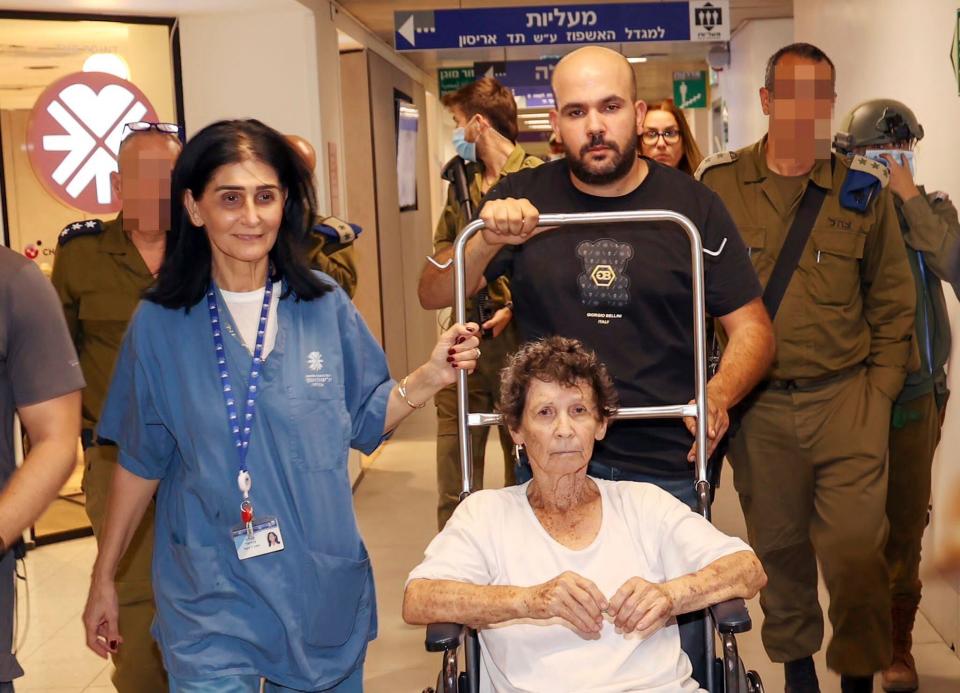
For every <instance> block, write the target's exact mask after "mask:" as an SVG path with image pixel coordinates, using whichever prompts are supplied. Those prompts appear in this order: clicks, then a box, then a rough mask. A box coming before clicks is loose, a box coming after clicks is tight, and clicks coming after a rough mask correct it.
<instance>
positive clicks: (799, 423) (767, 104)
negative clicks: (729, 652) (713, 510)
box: [697, 44, 916, 692]
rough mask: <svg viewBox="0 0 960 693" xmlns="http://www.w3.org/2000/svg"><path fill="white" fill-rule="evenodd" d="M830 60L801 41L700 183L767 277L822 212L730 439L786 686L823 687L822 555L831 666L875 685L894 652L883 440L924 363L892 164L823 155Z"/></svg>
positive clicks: (773, 654) (858, 682)
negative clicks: (813, 191)
mask: <svg viewBox="0 0 960 693" xmlns="http://www.w3.org/2000/svg"><path fill="white" fill-rule="evenodd" d="M834 86H835V73H834V67H833V63H832V62H830V60H829V58H827V56H826V55H825V54H824V53H823V52H822V51H820V50H819V49H817V48H816V47H814V46H811V45H809V44H793V45H791V46H787V47H786V48H783V49H781V50H780V51H778V52H777V53H775V54H774V55H773V56H772V57H771V59H770V61H769V62H768V64H767V71H766V78H765V86H764V88H762V89H761V90H760V100H761V105H762V108H763V112H764V114H766V115H768V116H769V117H770V120H769V130H768V134H767V136H765V137H764V138H763V139H761V140H760V141H759V142H758V143H756V144H754V145H752V146H749V147H746V148H744V149H741V150H740V151H738V152H725V153H723V154H719V155H715V156H713V157H709V158H708V159H706V160H705V161H704V162H703V163H702V164H701V166H700V169H699V170H698V172H697V177H698V178H699V179H701V180H702V181H703V182H704V183H705V184H706V185H707V186H708V187H710V188H712V189H713V190H715V191H716V192H717V193H718V194H719V195H720V197H721V198H722V199H723V201H724V203H725V204H726V206H727V209H729V211H730V213H731V215H732V216H733V218H734V220H735V221H736V222H737V225H738V227H739V229H740V232H741V234H742V236H743V240H744V241H745V242H746V245H747V247H748V248H749V250H750V254H751V258H752V261H753V264H754V267H755V269H756V270H757V273H758V275H759V276H760V280H761V281H762V282H763V283H764V284H766V282H767V281H768V280H769V278H770V275H771V272H772V270H773V268H774V264H775V262H776V260H777V257H778V255H779V254H780V252H781V249H782V248H783V246H784V242H785V239H786V237H787V232H788V230H789V229H790V227H791V224H792V222H793V219H794V217H795V215H796V213H797V209H798V207H799V204H800V200H801V198H802V197H803V195H804V193H805V190H806V188H807V186H817V187H818V188H820V189H822V190H824V191H825V196H824V198H823V203H822V206H821V207H820V209H819V213H818V215H817V216H816V221H815V222H814V224H813V228H812V231H811V233H810V236H809V238H808V240H807V241H806V244H805V246H804V247H803V252H802V255H801V256H800V260H799V263H798V265H797V267H796V270H795V271H794V272H793V275H792V278H791V281H790V283H789V285H788V287H787V290H786V293H785V295H784V297H783V300H782V303H781V305H780V309H779V312H778V313H777V314H776V320H775V322H774V330H775V333H776V340H777V358H776V360H775V362H774V365H773V370H772V373H771V375H770V379H769V380H768V381H766V382H765V383H763V384H761V386H760V388H759V389H758V390H757V391H756V392H755V393H754V395H753V396H752V398H751V400H750V401H749V404H748V405H747V406H746V407H745V408H744V411H743V412H742V418H741V427H740V430H739V432H738V433H737V434H736V435H734V436H733V438H732V440H731V443H730V451H729V457H730V459H731V462H732V464H733V468H734V485H735V487H736V489H737V491H738V493H739V495H740V502H741V505H742V507H743V512H744V516H745V518H746V521H747V529H748V532H749V538H750V543H751V544H752V546H753V548H754V549H755V550H756V552H757V554H758V556H759V557H760V559H761V561H762V562H763V567H764V569H765V570H766V572H767V575H768V576H769V583H768V585H767V587H766V589H765V590H763V592H762V594H761V600H760V603H761V606H762V607H763V611H764V615H765V620H764V624H763V630H762V635H763V643H764V646H765V648H766V650H767V654H768V655H769V656H770V658H771V659H772V660H773V661H775V662H784V663H785V674H786V683H787V690H788V691H794V692H796V691H819V685H818V682H817V676H816V670H815V668H814V664H813V658H812V655H813V653H815V652H816V651H817V650H819V648H820V646H821V644H822V640H823V614H822V612H821V609H820V605H819V603H818V598H817V559H819V561H820V565H821V567H822V570H823V576H824V580H825V582H826V585H827V589H828V591H829V593H830V607H829V615H830V620H831V622H832V624H833V631H834V632H833V639H832V640H831V642H830V644H829V646H828V648H827V665H828V666H829V667H830V668H831V669H832V670H834V671H837V672H839V673H840V674H841V685H842V688H843V691H870V690H872V680H873V674H874V673H875V672H877V671H880V670H882V669H884V668H885V667H887V665H888V664H889V663H890V657H891V642H890V591H889V585H888V571H887V566H886V562H885V560H884V547H885V545H886V541H887V519H886V499H887V467H886V463H885V457H886V452H887V436H888V431H889V422H890V414H891V408H892V405H893V401H894V400H895V399H896V398H897V396H898V395H899V394H900V392H901V390H902V388H903V383H904V379H905V377H906V374H907V371H908V368H910V367H911V366H912V361H914V360H915V359H916V350H915V346H914V344H913V341H912V334H913V327H914V324H913V320H914V307H915V293H914V290H913V278H912V276H911V273H910V265H909V264H908V262H907V257H906V252H905V250H904V245H903V239H902V237H901V234H900V229H899V227H898V224H897V212H896V209H895V207H894V202H893V198H892V196H891V195H890V194H889V192H887V191H886V190H884V189H883V188H884V187H885V186H886V184H887V181H888V177H889V176H888V172H887V169H886V168H885V167H884V166H883V165H882V164H878V163H877V162H873V161H870V160H868V159H865V158H863V157H855V158H853V159H847V158H844V157H837V156H834V155H832V154H831V152H830V139H829V133H830V129H829V128H830V118H831V115H832V111H833V104H834V101H835V94H834Z"/></svg>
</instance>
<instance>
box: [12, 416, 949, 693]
mask: <svg viewBox="0 0 960 693" xmlns="http://www.w3.org/2000/svg"><path fill="white" fill-rule="evenodd" d="M432 432H433V422H432V420H431V418H430V412H429V410H428V409H425V410H424V411H423V412H422V413H421V414H420V415H419V419H418V420H415V421H412V422H408V425H407V426H406V427H405V429H404V430H403V431H402V432H401V435H400V436H398V437H397V438H395V439H394V440H393V441H391V443H389V444H388V445H387V446H386V448H385V449H384V450H383V452H382V454H380V455H379V457H378V458H377V459H376V461H375V463H374V464H373V465H372V466H371V467H369V468H368V469H367V470H366V471H365V476H364V479H363V481H362V482H361V484H360V486H359V487H358V489H357V494H356V507H357V514H358V517H359V519H360V525H361V530H362V532H363V535H364V538H365V540H366V542H367V547H368V549H369V551H370V554H371V556H372V558H373V563H374V572H375V574H376V582H377V597H378V602H379V606H380V637H379V638H378V639H377V640H376V641H374V642H373V643H372V644H371V646H370V650H369V653H368V656H367V662H366V676H365V679H366V690H367V692H368V693H398V692H418V691H420V690H421V689H422V688H423V687H424V686H427V685H431V684H432V682H433V681H434V680H435V678H436V674H437V671H438V667H439V658H438V657H439V656H438V655H430V654H427V653H426V652H424V650H423V629H422V628H413V627H409V626H406V625H404V624H403V623H402V621H401V619H400V598H401V594H402V591H403V583H404V580H405V579H406V576H407V573H408V571H409V570H410V568H412V567H413V566H414V565H415V564H416V563H417V562H418V561H419V560H420V557H421V555H422V552H423V548H424V547H425V546H426V543H427V542H428V541H429V539H430V537H431V536H432V535H433V532H434V528H435V522H436V519H435V517H436V516H435V503H436V495H435V477H434V444H433V438H432ZM489 454H490V455H491V458H492V459H494V460H497V461H499V458H500V453H499V451H498V448H496V447H495V446H494V445H491V446H490V448H489ZM493 466H494V467H495V468H494V469H488V470H487V475H486V476H487V483H488V485H497V484H498V483H502V473H501V471H500V468H499V467H500V465H499V464H495V465H493ZM715 521H716V523H717V524H718V526H720V527H721V528H722V529H723V530H724V531H727V532H729V533H731V534H738V535H741V536H742V535H743V519H742V516H741V514H740V509H739V505H738V503H737V501H736V498H735V497H734V496H733V494H732V492H731V489H730V485H729V480H727V483H725V484H724V486H723V487H722V488H721V490H720V493H719V497H718V502H717V504H716V505H715ZM94 552H95V544H94V542H93V539H77V540H74V541H70V542H65V543H62V544H57V545H54V546H47V547H43V548H40V549H38V550H36V551H33V552H31V553H30V554H29V557H28V560H27V570H28V575H29V581H28V584H29V595H26V594H25V593H23V592H22V593H21V594H22V595H23V596H24V597H26V598H24V599H22V600H21V601H22V607H23V608H22V609H21V612H20V616H21V619H22V620H21V622H22V623H25V624H27V625H28V627H27V628H26V632H25V633H22V636H21V647H20V656H21V663H22V664H23V667H24V669H25V670H26V672H27V675H26V676H25V677H24V678H23V679H21V680H19V681H18V683H17V690H18V691H32V692H39V691H49V692H50V693H54V692H56V693H80V692H81V691H111V690H113V689H112V687H111V686H110V679H109V665H107V664H106V663H105V662H104V661H103V660H100V659H98V658H97V657H96V656H95V655H93V654H91V653H90V652H89V651H88V650H87V649H86V648H85V646H84V642H83V634H82V628H81V625H80V613H81V611H82V609H83V600H84V598H85V596H86V589H87V584H88V582H87V581H88V578H89V574H90V568H91V566H92V563H93V559H94ZM821 600H822V601H823V603H826V596H825V595H824V594H822V595H821ZM750 608H751V613H752V614H753V616H754V619H755V623H756V624H757V625H759V620H760V607H759V605H758V604H757V602H756V600H754V601H753V603H751V605H750ZM28 609H29V613H28ZM828 628H829V626H828ZM21 630H23V629H21ZM828 635H829V633H828ZM915 640H916V643H917V644H916V646H915V649H914V654H915V656H916V659H917V663H918V666H919V668H920V672H921V676H922V683H923V685H922V687H921V691H923V692H924V693H947V692H948V691H951V692H952V691H958V690H960V659H958V658H957V656H956V654H955V653H953V652H952V651H951V650H950V649H949V648H948V647H947V646H946V645H944V643H943V642H942V641H941V639H940V638H939V636H938V635H937V634H936V632H935V631H934V630H933V629H932V628H931V627H930V625H929V624H928V623H927V621H926V619H924V618H923V617H922V616H921V617H920V618H919V619H918V623H917V628H916V631H915ZM738 641H739V645H740V651H741V653H742V655H743V657H744V660H745V661H746V662H747V664H748V666H750V667H751V668H754V669H757V670H758V671H759V672H760V674H761V676H762V677H763V680H764V683H765V685H766V688H767V690H768V691H779V690H782V689H783V676H782V669H781V667H779V666H776V665H773V664H771V663H770V662H768V661H767V659H766V656H765V655H764V653H763V648H762V646H761V645H760V637H759V631H758V630H757V629H755V630H753V631H752V632H750V633H747V634H744V635H742V636H740V637H739V638H738ZM817 665H818V669H819V671H820V672H821V682H822V686H823V691H824V693H835V692H837V691H839V690H840V685H839V679H838V678H837V677H835V676H833V675H832V674H830V673H829V672H827V671H826V665H825V663H824V661H823V656H822V655H820V656H819V657H818V661H817ZM877 690H878V691H879V690H880V689H879V685H878V686H877Z"/></svg>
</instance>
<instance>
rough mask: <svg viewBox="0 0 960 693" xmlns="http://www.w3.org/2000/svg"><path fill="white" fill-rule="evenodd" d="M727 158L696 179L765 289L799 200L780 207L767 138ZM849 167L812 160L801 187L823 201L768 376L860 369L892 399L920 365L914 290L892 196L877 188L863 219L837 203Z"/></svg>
mask: <svg viewBox="0 0 960 693" xmlns="http://www.w3.org/2000/svg"><path fill="white" fill-rule="evenodd" d="M724 156H725V157H727V159H725V161H726V163H724V164H723V165H711V164H712V162H711V158H708V159H706V160H705V161H704V164H702V165H701V168H700V170H698V175H699V176H701V177H702V181H703V183H704V184H706V185H707V187H709V188H711V189H713V190H714V191H716V192H717V193H718V194H719V195H720V197H721V198H722V199H723V202H724V204H725V205H726V207H727V209H728V210H729V211H730V214H731V215H732V216H733V219H734V221H735V222H736V223H737V226H738V227H739V229H740V235H741V236H742V237H743V240H744V242H745V243H746V244H747V246H748V248H749V252H750V258H751V259H752V261H753V265H754V267H755V268H756V270H757V274H758V275H759V277H760V281H761V282H762V283H763V284H764V285H766V283H767V281H768V280H769V278H770V274H771V272H772V271H773V267H774V263H775V262H776V259H777V257H778V256H779V254H780V250H781V248H782V247H783V244H784V241H785V240H786V237H787V233H788V231H789V229H790V225H791V224H792V223H793V218H794V216H795V215H796V212H797V208H798V207H799V199H797V200H795V201H794V204H793V205H792V206H790V207H787V206H786V205H784V204H783V203H782V201H781V199H780V195H779V194H778V190H777V185H776V183H774V182H773V180H772V177H771V175H770V170H769V168H768V167H767V162H766V137H764V139H762V140H761V141H760V142H757V143H756V144H754V145H752V146H750V147H746V148H744V149H741V150H740V151H738V152H736V154H735V155H732V156H731V155H729V154H726V155H724ZM850 166H851V161H850V160H848V159H845V158H842V157H834V164H833V166H831V162H830V161H829V160H820V161H817V163H816V165H815V166H814V167H813V169H812V170H811V171H810V173H809V175H808V178H809V182H808V183H807V184H808V185H809V184H814V185H818V186H820V187H821V188H824V189H825V190H826V191H827V194H826V198H825V199H824V201H823V206H822V207H821V208H820V212H819V215H818V216H817V220H816V222H815V223H814V226H813V230H812V231H811V233H810V238H809V240H808V241H807V245H806V247H805V248H804V250H803V254H802V255H801V258H800V262H799V264H798V266H797V269H796V271H795V272H794V273H793V276H792V278H791V281H790V284H789V286H788V287H787V291H786V294H785V295H784V297H783V301H782V303H781V304H780V309H779V311H778V312H777V316H776V320H775V322H774V332H775V334H776V340H777V355H776V359H775V361H774V365H773V370H772V374H771V377H773V378H776V379H796V378H821V377H825V376H828V375H830V374H833V373H837V372H839V371H842V370H844V369H847V368H850V367H853V366H855V365H856V364H859V363H866V364H867V365H868V366H869V367H870V380H871V382H872V383H873V384H874V385H876V386H877V387H879V388H880V389H881V390H882V391H883V392H884V394H886V395H887V397H889V398H890V399H891V400H893V399H896V397H897V395H898V394H899V392H900V388H901V387H902V386H903V381H904V377H905V375H906V372H907V367H908V364H910V363H911V362H912V361H913V359H915V358H916V354H915V352H914V351H913V349H914V346H913V344H912V343H911V342H912V339H911V337H912V334H913V327H914V325H913V320H914V307H915V303H916V292H915V291H914V290H913V277H912V276H911V273H910V267H909V265H908V264H907V257H906V252H905V250H904V245H903V239H902V237H901V235H900V229H899V226H898V223H897V215H896V211H895V210H894V206H893V198H892V196H891V195H890V193H889V192H887V191H886V190H884V191H882V192H881V193H880V194H879V195H877V196H876V198H875V199H874V200H873V201H872V202H871V203H870V204H869V206H868V207H867V210H866V211H865V212H863V213H860V212H856V211H853V210H850V209H845V208H844V207H842V206H841V205H840V195H839V194H840V190H841V187H842V185H843V183H844V180H845V178H846V176H847V172H848V170H849V169H850ZM878 166H879V167H880V169H882V171H880V170H878V172H877V175H878V176H885V175H886V169H885V168H883V166H882V164H878Z"/></svg>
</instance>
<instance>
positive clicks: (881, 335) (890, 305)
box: [860, 191, 919, 401]
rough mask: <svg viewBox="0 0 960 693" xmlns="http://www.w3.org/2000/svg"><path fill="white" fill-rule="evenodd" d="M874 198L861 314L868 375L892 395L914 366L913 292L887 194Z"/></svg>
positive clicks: (866, 252)
mask: <svg viewBox="0 0 960 693" xmlns="http://www.w3.org/2000/svg"><path fill="white" fill-rule="evenodd" d="M876 204H877V205H880V213H879V215H878V216H877V223H876V227H875V228H873V229H871V231H870V233H869V234H868V235H867V239H866V243H865V245H864V253H863V264H862V265H861V269H860V273H861V281H862V285H863V317H864V319H865V320H866V321H867V324H868V325H869V326H870V356H869V359H868V365H869V379H870V381H871V382H872V383H873V384H874V385H875V386H876V387H877V388H879V389H880V390H881V391H882V392H883V393H884V394H886V395H887V397H889V398H890V400H891V401H892V400H895V399H896V398H897V395H899V394H900V390H901V389H902V388H903V381H904V379H905V378H906V375H907V371H908V369H909V368H910V367H911V366H913V365H916V366H917V367H919V364H913V363H912V361H913V360H914V358H915V357H916V353H915V352H916V350H915V348H914V345H913V343H912V340H913V332H914V314H915V311H916V302H917V297H916V292H915V291H913V290H912V288H913V285H914V283H913V275H912V273H911V271H910V265H909V263H908V262H907V253H906V250H905V248H904V245H903V238H902V236H901V234H900V224H899V221H898V220H897V213H896V210H895V209H894V206H893V196H892V194H891V193H890V192H889V191H884V192H883V193H882V194H881V195H880V197H879V199H878V200H877V201H876ZM904 287H909V290H906V291H905V290H904Z"/></svg>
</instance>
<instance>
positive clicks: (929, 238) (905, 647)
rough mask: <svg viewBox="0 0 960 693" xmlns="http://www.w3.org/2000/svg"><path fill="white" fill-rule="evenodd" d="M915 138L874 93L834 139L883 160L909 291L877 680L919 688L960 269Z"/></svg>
mask: <svg viewBox="0 0 960 693" xmlns="http://www.w3.org/2000/svg"><path fill="white" fill-rule="evenodd" d="M922 138H923V127H922V126H921V125H920V123H919V122H918V121H917V117H916V116H915V115H914V113H913V111H911V110H910V109H909V108H908V107H907V106H905V105H904V104H902V103H900V102H899V101H893V100H892V99H874V100H872V101H867V102H865V103H862V104H860V105H859V106H856V107H855V108H854V109H853V110H851V111H850V113H848V114H847V116H846V117H845V118H844V121H843V125H842V126H841V132H839V133H838V134H837V136H836V138H835V140H834V142H835V144H836V147H837V149H838V150H839V151H841V152H842V153H845V154H851V155H853V154H861V155H863V154H868V155H869V156H870V157H871V158H882V159H884V160H886V162H887V166H888V168H889V170H890V185H889V188H890V191H891V192H892V193H893V202H894V206H895V207H896V210H897V219H898V221H899V224H900V231H901V233H902V234H903V240H904V242H905V243H906V246H907V258H908V259H909V261H910V269H911V270H912V271H913V281H914V285H915V287H916V293H917V318H916V326H915V338H916V341H917V346H918V347H919V352H920V368H919V370H916V371H913V372H911V373H910V374H909V375H908V376H907V382H906V384H905V385H904V388H903V390H902V391H901V392H900V395H899V396H898V397H897V400H896V402H894V404H893V417H892V419H891V422H890V457H889V468H890V472H889V490H888V492H887V520H888V521H889V522H890V537H889V539H887V548H886V556H887V565H888V566H889V568H890V591H891V598H892V610H891V619H892V621H893V662H892V663H891V665H890V666H889V667H888V668H886V669H885V670H884V672H883V677H882V680H881V683H882V685H883V688H884V690H886V691H915V690H917V688H918V687H919V679H918V677H917V668H916V664H915V663H914V661H913V655H912V654H911V648H912V645H913V638H912V633H913V622H914V618H915V616H916V614H917V607H918V606H919V604H920V591H921V587H922V584H921V582H920V544H921V540H922V539H923V530H924V528H925V527H926V524H927V508H928V506H929V504H930V469H931V465H932V464H933V454H934V452H935V451H936V449H937V443H939V442H940V427H941V425H942V423H943V415H944V409H945V407H946V404H947V397H948V395H949V392H948V391H947V374H946V371H945V370H944V365H945V364H946V362H947V358H948V357H949V356H950V321H949V319H948V317H947V306H946V301H945V300H944V296H943V286H942V283H941V281H946V282H950V283H952V284H953V285H954V286H957V284H958V279H960V268H958V267H957V265H956V263H955V262H954V258H955V257H956V253H957V252H958V250H960V243H958V240H960V220H958V218H957V208H956V207H954V206H953V203H952V202H951V201H950V199H949V198H948V197H947V195H946V193H942V192H932V193H928V192H926V191H925V190H924V188H923V186H922V185H921V186H918V185H916V184H915V183H914V180H913V173H912V167H913V164H912V160H913V148H914V145H915V144H916V143H917V142H918V141H919V140H920V139H922Z"/></svg>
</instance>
